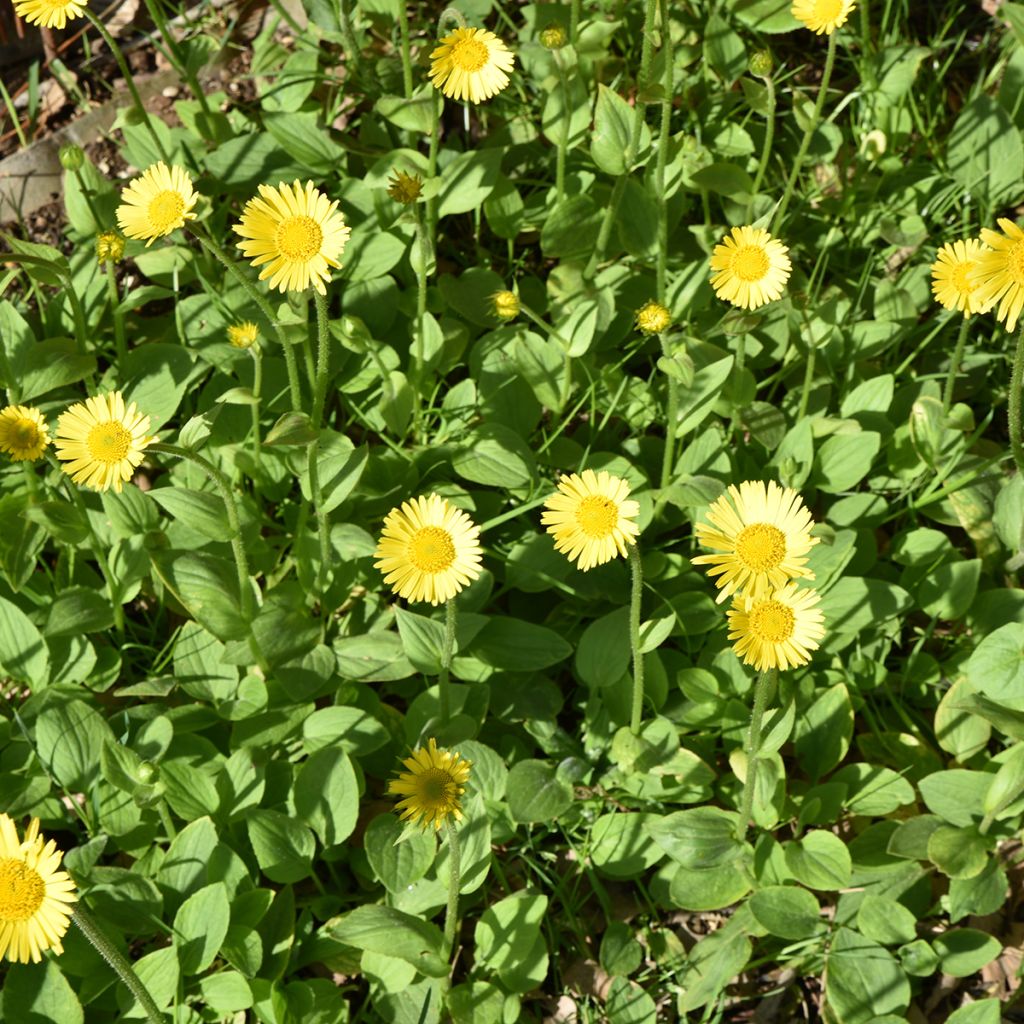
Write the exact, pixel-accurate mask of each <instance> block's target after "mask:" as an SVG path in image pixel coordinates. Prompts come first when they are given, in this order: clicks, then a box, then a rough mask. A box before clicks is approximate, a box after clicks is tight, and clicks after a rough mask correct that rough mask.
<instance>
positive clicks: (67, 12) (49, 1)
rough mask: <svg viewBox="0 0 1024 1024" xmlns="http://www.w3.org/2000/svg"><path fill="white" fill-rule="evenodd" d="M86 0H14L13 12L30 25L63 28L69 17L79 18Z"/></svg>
mask: <svg viewBox="0 0 1024 1024" xmlns="http://www.w3.org/2000/svg"><path fill="white" fill-rule="evenodd" d="M86 6H87V0H14V13H15V14H17V15H18V16H19V17H21V18H24V19H25V20H26V21H27V22H28V23H29V24H30V25H41V26H42V27H43V28H63V27H64V26H65V25H66V24H67V23H68V19H69V18H81V17H82V15H83V13H84V11H85V8H86Z"/></svg>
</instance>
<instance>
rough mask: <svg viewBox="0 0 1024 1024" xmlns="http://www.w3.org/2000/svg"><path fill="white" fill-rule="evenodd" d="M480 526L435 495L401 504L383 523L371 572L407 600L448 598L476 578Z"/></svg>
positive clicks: (479, 550) (434, 602)
mask: <svg viewBox="0 0 1024 1024" xmlns="http://www.w3.org/2000/svg"><path fill="white" fill-rule="evenodd" d="M479 538H480V527H479V526H477V525H476V523H474V522H473V520H472V519H470V518H469V516H468V515H466V513H465V512H463V511H462V510H461V509H459V508H456V507H455V506H454V505H450V504H449V503H448V501H447V500H446V499H444V498H442V497H441V496H440V495H437V494H429V495H427V496H425V497H424V496H420V497H418V498H413V499H412V501H404V502H402V507H401V508H393V509H392V510H391V511H390V512H389V513H388V514H387V516H386V517H385V519H384V529H383V530H382V531H381V537H380V540H379V541H378V543H377V550H376V551H375V552H374V557H375V558H376V559H377V561H376V562H374V563H373V564H374V568H376V569H380V571H381V572H382V573H384V582H385V583H387V584H390V586H391V589H392V590H393V591H394V592H395V593H396V594H398V596H399V597H404V598H405V599H406V600H407V601H429V602H430V603H431V604H433V605H438V604H444V603H445V602H446V601H449V600H451V599H452V598H453V597H454V596H455V595H456V594H457V593H458V592H459V591H460V590H462V588H463V587H465V586H466V584H467V583H470V582H471V581H472V580H475V579H477V577H478V576H479V575H480V555H481V553H482V550H481V548H480V543H479Z"/></svg>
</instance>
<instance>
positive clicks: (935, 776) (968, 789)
mask: <svg viewBox="0 0 1024 1024" xmlns="http://www.w3.org/2000/svg"><path fill="white" fill-rule="evenodd" d="M992 778H993V776H992V774H991V773H990V772H972V771H967V770H966V769H964V768H950V769H949V770H948V771H941V772H932V774H931V775H926V776H925V777H924V778H923V779H921V781H920V782H918V784H917V788H918V789H919V790H920V791H921V796H922V798H923V799H924V802H925V803H926V804H927V805H928V810H930V811H932V812H933V813H934V814H937V815H938V816H939V817H940V818H942V819H943V820H945V821H948V822H949V823H950V824H951V825H960V826H962V827H966V826H967V825H970V824H972V823H973V821H974V819H975V817H977V818H981V816H982V814H983V813H984V812H983V811H982V809H981V808H982V805H983V803H984V800H985V794H986V793H987V792H988V789H989V786H990V785H991V784H992Z"/></svg>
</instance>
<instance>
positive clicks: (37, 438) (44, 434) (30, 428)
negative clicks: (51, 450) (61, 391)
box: [0, 405, 50, 462]
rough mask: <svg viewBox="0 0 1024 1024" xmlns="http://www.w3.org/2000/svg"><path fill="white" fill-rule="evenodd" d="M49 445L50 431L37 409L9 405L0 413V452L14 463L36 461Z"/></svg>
mask: <svg viewBox="0 0 1024 1024" xmlns="http://www.w3.org/2000/svg"><path fill="white" fill-rule="evenodd" d="M49 443H50V431H49V428H48V427H47V426H46V420H44V419H43V414H42V413H41V412H40V411H39V410H38V409H33V408H32V407H30V406H27V405H9V406H7V408H6V409H4V410H3V412H0V451H4V452H7V453H8V454H9V455H10V456H11V458H12V459H13V460H14V461H15V462H29V461H33V460H35V459H38V458H39V456H40V455H42V454H43V452H44V451H46V446H47V445H48V444H49Z"/></svg>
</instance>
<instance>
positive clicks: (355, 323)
mask: <svg viewBox="0 0 1024 1024" xmlns="http://www.w3.org/2000/svg"><path fill="white" fill-rule="evenodd" d="M341 333H342V335H343V336H344V338H345V343H346V344H347V345H348V347H349V348H350V349H351V350H352V351H353V352H366V351H367V350H368V349H369V347H370V346H371V345H372V344H373V335H372V334H370V332H369V331H368V330H367V328H366V324H365V323H363V321H362V320H360V319H359V317H357V316H343V317H342V318H341Z"/></svg>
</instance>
